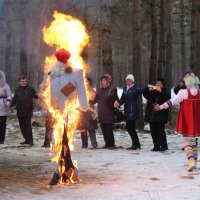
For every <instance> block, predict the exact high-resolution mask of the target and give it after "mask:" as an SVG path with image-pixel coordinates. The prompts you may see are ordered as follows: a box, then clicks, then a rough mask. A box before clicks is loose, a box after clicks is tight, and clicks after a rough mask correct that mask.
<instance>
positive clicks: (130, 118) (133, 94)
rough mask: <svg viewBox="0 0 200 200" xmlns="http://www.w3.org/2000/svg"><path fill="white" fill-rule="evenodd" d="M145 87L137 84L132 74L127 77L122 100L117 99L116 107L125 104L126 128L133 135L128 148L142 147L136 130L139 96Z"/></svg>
mask: <svg viewBox="0 0 200 200" xmlns="http://www.w3.org/2000/svg"><path fill="white" fill-rule="evenodd" d="M143 91H144V89H141V88H139V87H138V86H137V85H135V78H134V76H133V75H132V74H129V75H128V76H127V77H126V87H125V88H124V89H123V93H122V96H121V98H120V100H118V101H115V103H114V107H115V108H117V107H119V106H121V105H123V104H124V118H125V121H126V128H127V131H128V133H129V135H130V137H131V140H132V145H131V147H129V148H127V150H136V149H140V146H141V145H140V141H139V137H138V134H137V132H136V130H135V121H136V120H137V119H138V117H139V105H138V103H137V100H138V96H139V95H140V94H142V93H143Z"/></svg>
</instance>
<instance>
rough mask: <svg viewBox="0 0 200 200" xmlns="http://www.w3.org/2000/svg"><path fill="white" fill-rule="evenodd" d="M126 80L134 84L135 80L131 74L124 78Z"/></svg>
mask: <svg viewBox="0 0 200 200" xmlns="http://www.w3.org/2000/svg"><path fill="white" fill-rule="evenodd" d="M126 80H131V81H133V83H134V82H135V78H134V76H133V75H132V74H129V75H128V76H127V77H126Z"/></svg>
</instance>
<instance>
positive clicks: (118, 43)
mask: <svg viewBox="0 0 200 200" xmlns="http://www.w3.org/2000/svg"><path fill="white" fill-rule="evenodd" d="M199 4H200V2H199V1H198V0H73V1H70V0H66V1H63V0H35V1H29V0H16V1H12V0H2V1H1V2H0V11H1V12H0V25H1V27H2V31H1V32H0V69H2V70H4V71H5V72H6V77H7V79H8V82H9V83H10V84H11V85H12V87H13V89H14V87H15V86H16V82H17V78H18V76H19V74H20V73H22V72H24V73H27V75H28V77H29V80H30V82H31V84H33V85H34V86H35V87H38V85H39V84H40V83H41V81H42V76H43V63H44V58H45V56H46V55H50V54H51V53H53V51H54V49H52V48H50V47H48V46H47V45H45V44H44V42H43V39H42V27H43V26H45V25H48V24H49V23H50V21H51V20H52V13H53V10H59V11H61V12H64V13H66V14H70V15H73V16H74V17H77V18H79V19H81V20H82V21H83V22H84V23H85V25H86V27H87V29H88V32H89V35H90V46H89V47H88V48H87V49H86V50H85V52H84V53H83V55H84V58H85V59H86V60H87V62H88V63H89V65H90V69H91V70H90V76H91V77H92V79H93V80H94V82H98V79H99V77H100V75H102V74H103V73H110V74H111V75H113V81H114V83H115V84H116V85H117V86H120V87H122V86H123V85H124V80H125V77H126V75H127V74H130V73H133V74H134V76H135V78H136V81H137V84H139V85H145V84H147V83H149V82H150V83H153V82H154V81H155V79H156V77H158V76H163V77H164V78H165V79H166V80H167V87H172V86H173V85H175V84H176V83H177V82H178V80H179V79H181V77H182V74H183V73H184V72H185V71H186V70H187V69H189V68H191V69H192V70H194V72H195V73H197V74H198V75H199V73H200V67H199V64H200V56H199V52H200V51H199V48H200V47H199V46H200V44H199V43H200V28H199V27H200V5H199Z"/></svg>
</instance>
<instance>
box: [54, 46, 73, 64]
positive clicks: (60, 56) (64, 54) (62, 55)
mask: <svg viewBox="0 0 200 200" xmlns="http://www.w3.org/2000/svg"><path fill="white" fill-rule="evenodd" d="M55 56H56V58H57V60H58V61H60V62H62V63H64V64H66V63H67V61H68V59H69V58H70V57H71V54H70V53H69V52H68V51H67V50H65V49H59V50H58V51H56V53H55Z"/></svg>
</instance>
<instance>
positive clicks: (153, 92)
mask: <svg viewBox="0 0 200 200" xmlns="http://www.w3.org/2000/svg"><path fill="white" fill-rule="evenodd" d="M143 95H144V97H145V99H147V107H146V115H145V121H146V122H149V123H150V130H151V136H152V139H153V144H154V148H153V149H152V151H165V150H167V149H168V145H167V138H166V134H165V124H166V123H167V121H168V110H161V111H159V112H155V111H154V105H155V104H156V103H158V104H163V103H164V102H166V101H167V100H169V99H170V93H169V92H168V91H167V90H166V89H165V88H164V79H163V78H159V79H157V81H156V85H155V86H149V87H147V88H146V89H145V91H144V93H143Z"/></svg>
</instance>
